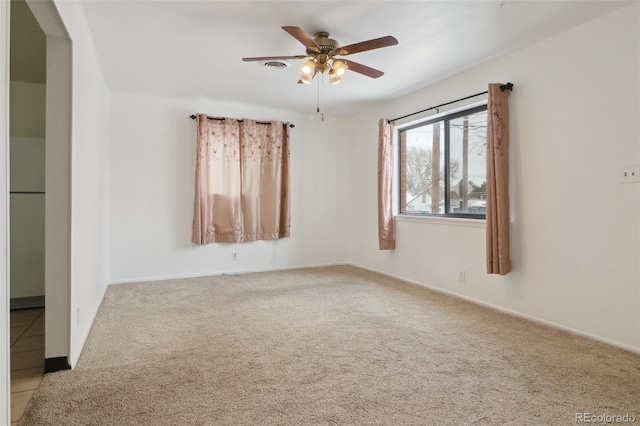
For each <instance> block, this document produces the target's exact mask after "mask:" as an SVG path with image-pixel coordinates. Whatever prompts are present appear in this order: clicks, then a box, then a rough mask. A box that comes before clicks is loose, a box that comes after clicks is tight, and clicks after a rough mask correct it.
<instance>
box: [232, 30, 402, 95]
mask: <svg viewBox="0 0 640 426" xmlns="http://www.w3.org/2000/svg"><path fill="white" fill-rule="evenodd" d="M282 29H283V30H285V31H286V32H288V33H289V34H290V35H291V36H293V37H294V38H295V39H296V40H298V41H299V42H300V43H302V44H303V45H304V46H305V47H306V54H305V55H294V56H261V57H250V58H242V60H243V61H245V62H251V61H261V62H265V61H278V60H287V59H307V58H309V59H308V60H307V61H306V62H304V64H302V67H301V70H302V76H301V77H300V80H298V83H299V84H311V82H312V80H313V78H314V77H315V75H316V74H317V73H320V74H324V72H325V71H327V70H328V74H329V81H330V82H331V84H337V83H339V82H340V81H341V80H342V76H343V75H344V74H345V73H346V72H347V70H351V71H353V72H356V73H359V74H362V75H366V76H367V77H370V78H378V77H381V76H382V75H384V73H383V72H382V71H379V70H376V69H374V68H371V67H368V66H366V65H362V64H359V63H357V62H353V61H351V60H349V61H347V60H344V59H337V58H334V57H335V56H347V55H351V54H354V53H360V52H365V51H368V50H373V49H380V48H382V47H388V46H394V45H396V44H398V40H396V38H395V37H392V36H386V37H380V38H376V39H372V40H367V41H362V42H360V43H355V44H350V45H347V46H342V47H340V45H339V44H338V42H337V41H336V40H334V39H332V38H331V37H330V36H329V33H328V32H325V31H320V32H317V33H316V34H315V36H314V37H311V36H310V35H308V34H307V33H305V32H304V31H302V30H301V29H300V28H298V27H290V26H285V27H282Z"/></svg>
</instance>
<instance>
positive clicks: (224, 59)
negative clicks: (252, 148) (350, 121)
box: [82, 0, 629, 116]
mask: <svg viewBox="0 0 640 426" xmlns="http://www.w3.org/2000/svg"><path fill="white" fill-rule="evenodd" d="M82 3H83V6H84V9H85V13H86V17H87V22H88V24H89V27H90V30H91V33H92V36H93V39H94V42H95V45H96V48H97V51H98V56H99V58H100V62H101V64H102V67H103V70H104V73H105V76H106V79H107V82H108V85H109V89H110V90H111V91H115V92H126V93H137V94H145V95H153V96H166V97H177V98H188V99H209V100H213V101H222V102H232V103H247V104H251V105H264V106H269V107H275V108H282V109H288V110H295V111H301V112H306V111H308V112H314V111H315V107H316V96H317V91H318V89H319V87H318V82H317V81H316V80H318V77H319V76H316V79H315V80H314V84H313V85H299V84H297V81H298V78H299V76H300V69H299V67H300V65H301V64H302V60H295V61H292V63H291V65H290V66H289V67H288V68H287V69H283V70H279V69H269V68H266V67H263V66H261V65H260V64H259V63H258V62H243V61H242V60H241V58H242V57H245V56H272V55H273V56H275V55H299V54H304V51H305V48H304V46H303V45H302V44H300V42H298V41H297V40H296V39H294V38H293V37H291V36H290V35H289V34H287V33H286V32H285V31H283V30H282V29H281V27H282V26H285V25H290V26H298V27H300V28H302V29H303V30H304V31H306V32H307V33H308V34H310V35H313V34H314V33H315V32H317V31H327V32H329V33H330V34H331V37H332V38H334V39H336V40H338V42H339V43H340V44H341V45H347V44H352V43H356V42H359V41H363V40H368V39H372V38H377V37H382V36H386V35H393V36H395V37H396V38H397V39H398V41H399V44H398V45H397V46H392V47H387V48H383V49H378V50H374V51H369V52H362V53H358V54H354V55H352V56H349V57H348V58H349V59H353V60H354V61H356V62H359V63H362V64H364V65H368V66H370V67H373V68H376V69H379V70H382V71H384V72H385V75H384V76H382V77H380V78H379V79H371V78H368V77H365V76H363V75H361V74H357V73H354V72H350V73H347V74H346V75H345V77H344V78H343V81H342V82H341V83H340V84H338V85H335V86H331V85H330V84H328V81H326V76H325V82H324V84H323V85H322V86H321V87H320V88H321V89H322V93H323V94H322V103H323V107H324V110H325V112H326V113H327V114H330V115H346V116H348V115H351V114H353V113H356V112H359V111H361V110H362V109H364V108H366V107H367V106H368V105H370V104H371V103H373V102H378V101H382V100H390V99H393V98H395V97H398V96H401V95H403V94H406V93H408V92H410V91H413V90H415V89H418V88H421V87H424V86H426V85H428V84H431V83H434V82H436V81H438V80H440V79H442V78H444V77H447V76H450V75H452V74H454V73H457V72H460V71H462V70H464V69H467V68H469V67H471V66H474V65H476V64H478V63H481V62H483V61H484V60H487V59H489V58H492V57H495V56H497V55H500V54H504V53H506V52H509V51H511V50H514V49H517V48H519V47H522V46H525V45H527V44H530V43H533V42H535V41H538V40H541V39H544V38H547V37H549V36H551V35H553V34H556V33H558V32H560V31H563V30H565V29H568V28H570V27H572V26H575V25H577V24H580V23H582V22H585V21H587V20H589V19H592V18H595V17H597V16H599V15H603V14H605V13H608V12H610V11H612V10H614V9H617V8H619V7H622V6H624V5H625V4H628V3H629V2H623V1H612V0H607V1H577V0H564V1H540V0H534V1H521V0H489V1H478V0H476V1H339V2H333V1H184V0H181V1H166V0H164V1H153V0H151V1H149V0H126V1H117V0H106V1H103V0H83V1H82ZM514 83H516V84H517V82H514Z"/></svg>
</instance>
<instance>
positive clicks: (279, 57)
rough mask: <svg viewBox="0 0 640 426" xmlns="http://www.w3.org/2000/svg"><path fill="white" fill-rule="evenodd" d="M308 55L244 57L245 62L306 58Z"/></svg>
mask: <svg viewBox="0 0 640 426" xmlns="http://www.w3.org/2000/svg"><path fill="white" fill-rule="evenodd" d="M307 57H308V56H307V55H295V56H256V57H253V58H242V60H243V61H245V62H252V61H273V60H276V59H304V58H307Z"/></svg>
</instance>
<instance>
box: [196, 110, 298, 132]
mask: <svg viewBox="0 0 640 426" xmlns="http://www.w3.org/2000/svg"><path fill="white" fill-rule="evenodd" d="M189 118H190V119H192V120H195V119H196V118H197V116H196V115H195V114H192V115H190V116H189ZM207 119H209V120H220V121H224V120H225V118H224V117H211V116H209V115H207ZM237 121H238V123H242V122H243V121H244V120H237ZM256 123H258V124H268V125H271V123H269V122H267V121H256ZM282 125H283V126H286V124H285V123H282ZM289 127H291V128H292V129H293V128H294V127H296V126H294V125H293V124H289Z"/></svg>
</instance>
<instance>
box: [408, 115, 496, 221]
mask: <svg viewBox="0 0 640 426" xmlns="http://www.w3.org/2000/svg"><path fill="white" fill-rule="evenodd" d="M398 139H399V142H400V148H399V149H400V155H399V158H400V164H399V171H400V179H399V181H400V191H399V192H400V197H399V198H400V209H399V210H400V213H401V214H402V213H405V214H424V215H441V216H453V217H472V218H484V217H485V212H486V185H487V156H486V145H487V106H486V105H481V106H476V107H473V108H469V109H466V110H462V111H457V112H454V113H451V114H448V115H444V116H439V117H437V118H433V119H427V120H424V121H422V122H419V123H416V124H412V125H410V126H407V127H404V128H400V129H399V130H398Z"/></svg>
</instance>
